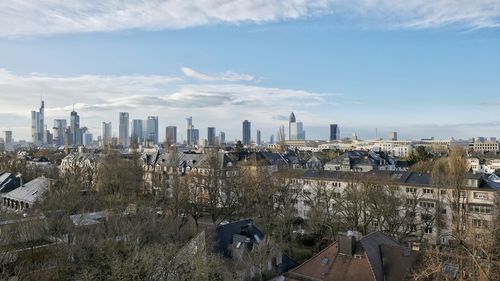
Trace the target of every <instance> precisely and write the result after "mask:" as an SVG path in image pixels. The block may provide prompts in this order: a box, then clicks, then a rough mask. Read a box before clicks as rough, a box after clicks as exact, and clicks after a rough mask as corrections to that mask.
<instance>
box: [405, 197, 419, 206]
mask: <svg viewBox="0 0 500 281" xmlns="http://www.w3.org/2000/svg"><path fill="white" fill-rule="evenodd" d="M406 204H407V205H411V206H413V205H417V199H406Z"/></svg>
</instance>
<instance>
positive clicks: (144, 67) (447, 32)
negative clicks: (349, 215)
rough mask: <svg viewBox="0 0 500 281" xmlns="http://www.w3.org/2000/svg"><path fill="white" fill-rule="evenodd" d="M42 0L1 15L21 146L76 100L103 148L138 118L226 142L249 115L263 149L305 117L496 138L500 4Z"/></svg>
mask: <svg viewBox="0 0 500 281" xmlns="http://www.w3.org/2000/svg"><path fill="white" fill-rule="evenodd" d="M41 2H42V4H40V3H36V2H34V4H32V5H22V3H21V2H19V1H13V0H9V1H6V3H2V4H0V26H2V27H0V69H1V70H0V129H1V130H5V129H9V128H10V129H13V130H14V137H15V138H16V139H29V137H30V128H29V127H30V120H29V111H30V110H32V109H35V108H37V107H38V106H39V100H40V95H43V96H44V99H45V101H46V106H47V107H48V110H47V115H48V117H47V119H48V122H49V125H51V124H52V119H54V118H69V112H70V111H71V107H72V104H76V109H77V111H78V112H79V113H80V115H81V120H82V121H81V123H82V125H86V126H88V127H89V128H90V130H91V132H93V133H94V135H96V136H97V135H99V134H100V129H99V128H100V122H102V121H111V122H112V123H113V127H114V128H113V129H114V131H115V134H116V133H117V132H116V131H117V128H118V112H119V111H128V112H130V115H131V119H145V118H146V117H147V116H148V115H158V116H159V117H160V127H161V128H164V127H165V126H167V125H177V126H178V128H179V130H180V132H179V134H182V133H183V132H184V130H185V118H186V117H188V116H193V122H194V124H195V126H197V127H199V128H200V130H201V135H202V137H204V136H205V135H206V127H208V126H215V127H217V129H218V131H221V130H222V131H225V132H226V136H227V138H228V139H236V138H241V122H242V121H243V120H244V119H248V120H250V121H252V127H253V128H252V129H253V130H254V132H253V134H255V130H256V129H261V130H262V132H263V138H265V139H267V138H268V137H269V136H270V135H271V134H275V133H276V131H277V129H278V126H279V125H280V124H285V123H286V121H284V120H282V119H283V116H288V115H289V114H290V111H294V112H295V113H296V116H297V119H298V120H299V121H303V122H304V125H305V129H306V131H307V134H308V138H312V139H324V138H326V137H327V136H328V124H329V123H339V125H340V128H341V135H343V136H350V135H351V133H353V132H356V133H357V134H358V136H360V137H362V138H373V137H374V134H375V128H378V131H379V135H381V136H382V137H385V136H386V135H387V132H388V131H393V130H394V131H398V132H399V134H400V136H402V137H404V138H417V137H428V136H435V137H437V138H450V137H455V138H467V137H473V136H496V137H500V116H499V114H498V113H499V112H500V3H496V2H498V1H490V0H477V1H462V0H458V1H451V0H449V1H448V0H440V1H433V2H432V3H431V2H430V1H418V0H414V1H409V2H407V4H406V5H403V4H401V3H399V2H403V1H395V0H394V1H391V0H380V1H377V0H373V1H362V0H355V1H349V2H346V1H341V0H331V1H329V0H323V1H321V0H320V1H308V0H293V1H274V0H269V1H254V2H252V3H253V5H249V4H248V3H249V2H248V1H228V2H224V3H225V4H220V3H222V2H219V1H213V2H211V1H186V2H184V4H182V3H183V2H182V1H160V0H158V1H144V2H142V1H122V2H120V1H112V0H111V1H104V2H103V3H104V4H102V5H97V4H95V6H93V5H94V4H92V3H90V4H89V3H86V1H76V0H73V1H68V3H67V4H58V3H55V2H57V1H41ZM153 2H154V3H156V4H157V6H155V5H151V3H153ZM186 3H188V4H186ZM207 3H208V4H207ZM217 3H219V4H218V5H216V4H217ZM242 3H245V4H242ZM283 3H285V4H283ZM349 3H350V4H349ZM77 4H78V5H77ZM127 4H129V5H127ZM71 5H73V6H71ZM117 8H120V9H121V10H120V11H121V12H119V13H116V12H115V11H116V9H117ZM3 13H4V14H3ZM2 14H3V15H2ZM49 127H50V126H49ZM163 131H164V130H163V129H162V130H161V134H160V137H162V134H164V132H163Z"/></svg>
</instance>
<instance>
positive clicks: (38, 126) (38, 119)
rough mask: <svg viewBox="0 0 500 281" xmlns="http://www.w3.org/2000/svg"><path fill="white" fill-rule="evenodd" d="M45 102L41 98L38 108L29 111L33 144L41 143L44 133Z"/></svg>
mask: <svg viewBox="0 0 500 281" xmlns="http://www.w3.org/2000/svg"><path fill="white" fill-rule="evenodd" d="M44 120H45V102H44V101H43V100H42V105H41V106H40V110H39V111H38V112H37V111H34V110H33V111H31V138H32V141H33V143H34V144H43V142H44V135H45V121H44Z"/></svg>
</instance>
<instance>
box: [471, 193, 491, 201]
mask: <svg viewBox="0 0 500 281" xmlns="http://www.w3.org/2000/svg"><path fill="white" fill-rule="evenodd" d="M474 199H483V200H487V199H488V193H486V192H474Z"/></svg>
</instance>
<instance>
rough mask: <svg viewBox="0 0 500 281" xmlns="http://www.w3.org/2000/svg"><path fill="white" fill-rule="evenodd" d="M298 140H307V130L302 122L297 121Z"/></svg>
mask: <svg viewBox="0 0 500 281" xmlns="http://www.w3.org/2000/svg"><path fill="white" fill-rule="evenodd" d="M297 140H306V131H304V124H303V123H302V122H297Z"/></svg>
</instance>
